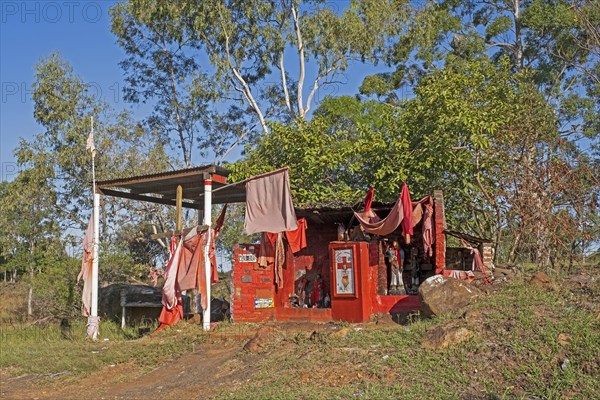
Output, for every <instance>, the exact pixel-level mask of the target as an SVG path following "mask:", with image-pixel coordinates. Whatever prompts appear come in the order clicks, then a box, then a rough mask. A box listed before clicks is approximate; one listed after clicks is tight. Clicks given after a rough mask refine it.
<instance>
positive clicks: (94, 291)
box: [90, 193, 100, 340]
mask: <svg viewBox="0 0 600 400" xmlns="http://www.w3.org/2000/svg"><path fill="white" fill-rule="evenodd" d="M99 243H100V194H99V193H94V255H93V258H92V306H91V307H90V308H91V310H90V315H91V317H92V320H95V321H96V323H98V322H97V321H98V255H99V247H100V246H99ZM97 336H98V329H94V331H93V334H92V339H94V340H96V338H97Z"/></svg>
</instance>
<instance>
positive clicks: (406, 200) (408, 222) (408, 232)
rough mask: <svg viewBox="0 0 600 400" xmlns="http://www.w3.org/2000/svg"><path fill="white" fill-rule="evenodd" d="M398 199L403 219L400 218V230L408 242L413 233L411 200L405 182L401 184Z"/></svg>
mask: <svg viewBox="0 0 600 400" xmlns="http://www.w3.org/2000/svg"><path fill="white" fill-rule="evenodd" d="M400 199H401V200H402V210H403V213H404V219H403V220H402V232H403V233H404V236H405V241H406V243H410V237H411V236H412V234H413V226H414V225H413V219H412V202H411V201H410V193H409V192H408V185H407V184H406V182H404V184H403V185H402V192H401V193H400Z"/></svg>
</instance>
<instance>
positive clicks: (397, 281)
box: [386, 241, 406, 295]
mask: <svg viewBox="0 0 600 400" xmlns="http://www.w3.org/2000/svg"><path fill="white" fill-rule="evenodd" d="M386 255H387V258H388V262H389V263H390V290H389V293H390V294H396V295H398V294H399V295H402V294H406V291H405V290H404V283H403V282H402V266H403V264H404V251H403V250H402V249H399V246H398V242H397V241H394V242H393V244H392V246H390V247H389V248H388V250H387V252H386ZM399 259H400V260H399Z"/></svg>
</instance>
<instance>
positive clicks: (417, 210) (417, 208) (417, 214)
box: [412, 202, 423, 228]
mask: <svg viewBox="0 0 600 400" xmlns="http://www.w3.org/2000/svg"><path fill="white" fill-rule="evenodd" d="M412 208H413V209H412V226H413V228H414V227H415V226H417V224H418V223H419V222H421V220H422V219H423V205H421V202H416V203H412Z"/></svg>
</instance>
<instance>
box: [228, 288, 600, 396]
mask: <svg viewBox="0 0 600 400" xmlns="http://www.w3.org/2000/svg"><path fill="white" fill-rule="evenodd" d="M473 308H478V309H480V310H482V312H483V315H484V318H482V322H481V323H477V324H474V325H473V324H471V325H467V323H466V321H463V322H462V323H463V324H465V325H467V327H468V329H471V330H473V331H474V332H475V337H474V338H473V339H471V340H470V341H468V342H466V343H464V344H462V345H460V346H457V347H455V348H450V349H447V350H444V351H433V350H425V349H422V348H421V347H420V342H421V340H422V338H423V336H424V334H425V332H426V331H427V330H428V329H431V328H432V327H434V326H436V325H439V324H443V323H445V322H447V321H449V320H451V319H453V318H457V317H460V315H453V316H446V317H444V318H436V319H431V320H424V321H418V322H415V323H413V324H411V325H410V326H396V327H388V328H376V329H359V330H357V329H353V328H351V330H350V333H349V335H348V336H347V337H345V338H332V337H327V336H324V338H323V339H322V340H319V341H316V342H315V341H311V340H299V338H298V334H297V333H296V334H293V335H288V336H286V335H285V334H284V335H283V337H281V338H279V339H278V342H277V343H275V344H273V345H272V346H271V348H270V349H269V350H267V351H265V353H264V354H263V357H262V358H261V359H259V361H258V362H257V363H256V365H255V368H256V370H257V372H256V373H255V375H254V376H253V379H252V380H251V382H250V383H248V384H246V385H243V386H242V387H239V388H228V389H227V390H225V391H224V392H222V393H220V394H219V396H217V397H218V398H226V399H244V398H261V399H268V398H277V399H287V398H289V399H312V398H328V399H348V398H366V399H370V398H377V399H385V398H403V399H431V398H435V399H463V398H477V399H488V398H489V399H505V398H506V399H508V398H510V399H512V398H543V399H562V398H581V399H589V398H595V397H596V396H597V394H598V393H600V381H599V376H600V369H599V364H600V323H599V320H598V318H597V315H596V314H595V313H594V312H591V311H590V310H586V309H581V308H579V307H577V306H574V305H573V304H572V303H571V302H570V301H569V297H568V296H567V293H565V292H551V291H545V290H543V289H540V288H537V287H535V286H531V285H529V284H527V283H524V282H516V283H511V284H507V285H506V286H504V287H502V288H501V289H500V290H499V291H498V292H497V293H496V294H493V295H491V296H489V297H487V298H486V299H485V300H483V301H482V302H480V303H479V304H477V305H475V306H474V307H473ZM559 334H563V335H566V336H565V337H568V343H562V344H561V343H560V342H559V340H558V337H559ZM282 348H283V349H284V350H281V349H282ZM278 349H279V350H278ZM566 358H568V359H569V365H568V366H567V367H566V368H565V369H564V370H563V369H562V368H561V364H562V363H563V362H564V360H565V359H566Z"/></svg>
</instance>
